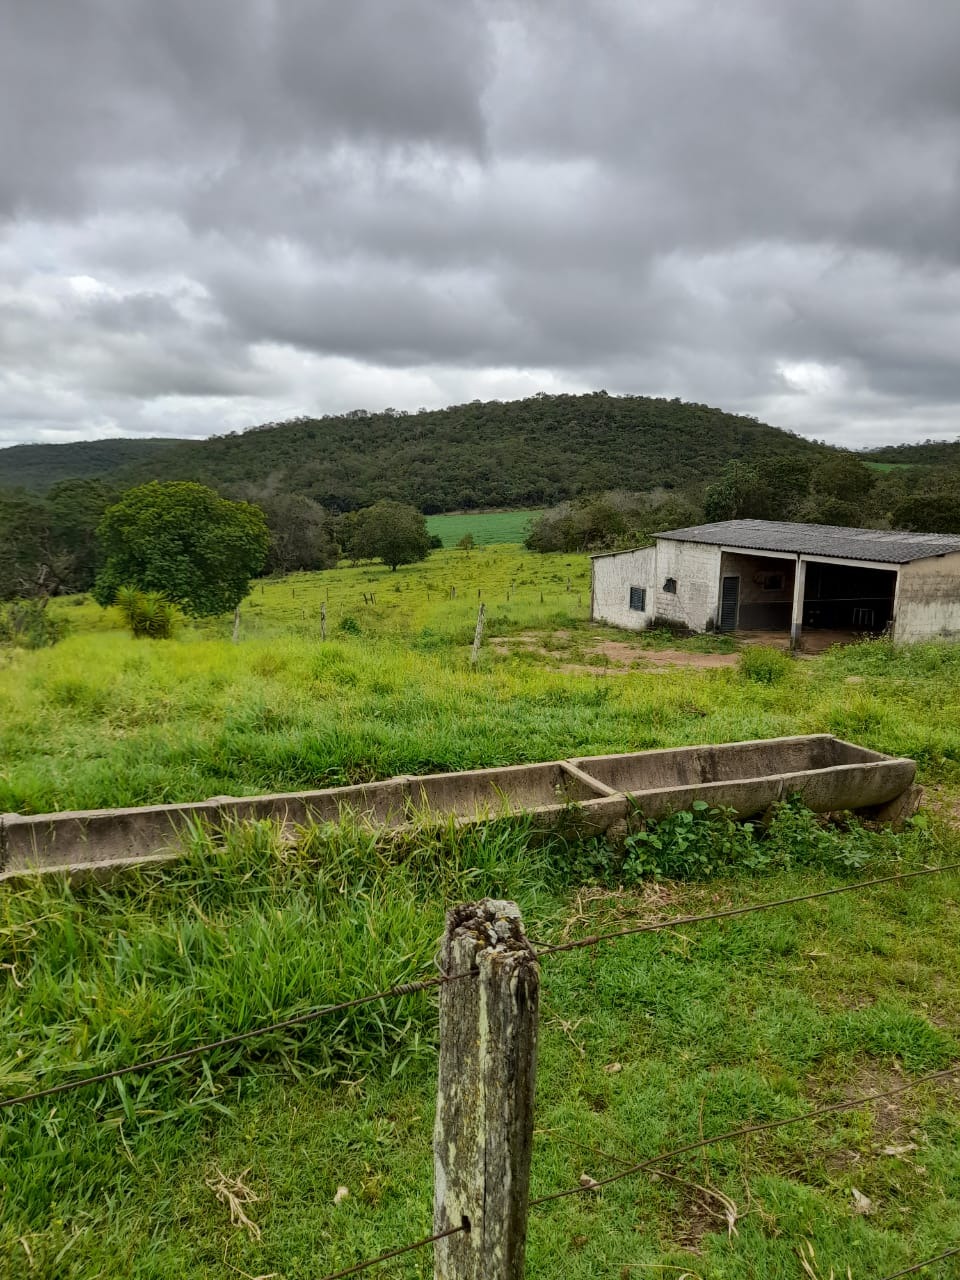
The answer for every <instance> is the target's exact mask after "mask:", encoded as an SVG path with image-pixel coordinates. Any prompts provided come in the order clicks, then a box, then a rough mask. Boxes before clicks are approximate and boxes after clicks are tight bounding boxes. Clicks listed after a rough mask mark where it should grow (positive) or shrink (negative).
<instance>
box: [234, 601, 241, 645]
mask: <svg viewBox="0 0 960 1280" xmlns="http://www.w3.org/2000/svg"><path fill="white" fill-rule="evenodd" d="M239 639H240V606H239V605H237V607H236V608H235V609H234V611H233V643H234V644H236V643H237V642H238V641H239Z"/></svg>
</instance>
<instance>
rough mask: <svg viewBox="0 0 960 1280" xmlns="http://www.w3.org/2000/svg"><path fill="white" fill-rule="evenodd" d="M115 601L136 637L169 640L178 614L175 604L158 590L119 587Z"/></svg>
mask: <svg viewBox="0 0 960 1280" xmlns="http://www.w3.org/2000/svg"><path fill="white" fill-rule="evenodd" d="M115 603H116V606H117V608H118V609H119V610H120V613H121V615H122V617H123V620H124V622H125V623H126V624H127V626H128V627H129V628H130V631H131V633H132V634H133V636H134V637H135V638H136V639H138V640H140V639H144V638H146V639H149V640H169V639H170V637H171V636H172V635H173V631H174V627H175V626H176V624H177V621H178V618H179V615H178V613H177V609H176V606H175V605H173V604H171V602H170V601H169V600H167V599H166V598H165V597H164V596H162V595H161V594H160V592H159V591H138V590H137V589H136V587H121V588H120V589H119V590H118V591H117V594H116V599H115Z"/></svg>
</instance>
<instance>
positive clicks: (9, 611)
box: [0, 599, 68, 649]
mask: <svg viewBox="0 0 960 1280" xmlns="http://www.w3.org/2000/svg"><path fill="white" fill-rule="evenodd" d="M46 606H47V601H46V600H45V599H44V600H13V601H11V602H10V604H6V605H0V644H8V645H14V646H16V647H17V648H19V649H46V648H48V647H49V646H50V645H54V644H56V643H57V641H58V640H61V639H62V638H63V636H64V635H65V634H66V632H67V630H68V624H67V621H66V619H65V618H58V617H56V616H55V615H52V614H50V613H49V612H48V611H47V607H46Z"/></svg>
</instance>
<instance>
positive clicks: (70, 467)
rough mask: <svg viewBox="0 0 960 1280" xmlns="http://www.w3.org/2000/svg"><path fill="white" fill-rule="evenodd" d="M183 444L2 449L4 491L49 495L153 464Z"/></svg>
mask: <svg viewBox="0 0 960 1280" xmlns="http://www.w3.org/2000/svg"><path fill="white" fill-rule="evenodd" d="M183 443H185V442H184V441H182V440H170V439H166V440H161V439H155V438H153V437H149V438H146V439H142V440H141V439H122V440H78V441H73V442H72V443H70V444H15V445H11V446H10V447H9V448H7V449H0V488H3V489H29V490H31V491H32V492H34V493H45V492H46V491H47V490H48V489H49V488H50V487H51V486H52V485H55V484H59V482H60V481H61V480H84V479H87V478H88V477H99V476H105V475H108V474H110V473H112V472H114V471H116V470H117V469H118V468H119V467H123V466H135V465H137V464H140V463H144V464H150V463H151V462H153V461H154V460H155V459H157V458H159V456H160V455H161V454H163V453H168V452H169V451H170V450H171V449H175V448H177V446H179V445H181V444H183Z"/></svg>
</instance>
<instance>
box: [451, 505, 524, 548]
mask: <svg viewBox="0 0 960 1280" xmlns="http://www.w3.org/2000/svg"><path fill="white" fill-rule="evenodd" d="M541 515H543V512H542V511H541V510H539V509H537V510H529V511H466V512H459V511H457V512H453V513H451V514H450V515H442V516H427V529H428V530H429V531H430V533H432V534H436V535H437V536H438V537H440V538H442V539H443V545H444V546H445V547H455V546H456V545H457V543H458V542H459V541H460V539H461V538H462V537H463V536H464V534H467V533H472V534H473V540H474V542H475V543H476V544H477V546H478V547H488V546H492V545H494V544H496V543H504V542H513V543H522V542H523V540H524V538H525V537H526V536H527V533H528V532H529V530H530V525H531V524H532V522H533V521H534V520H536V519H537V517H538V516H541Z"/></svg>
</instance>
